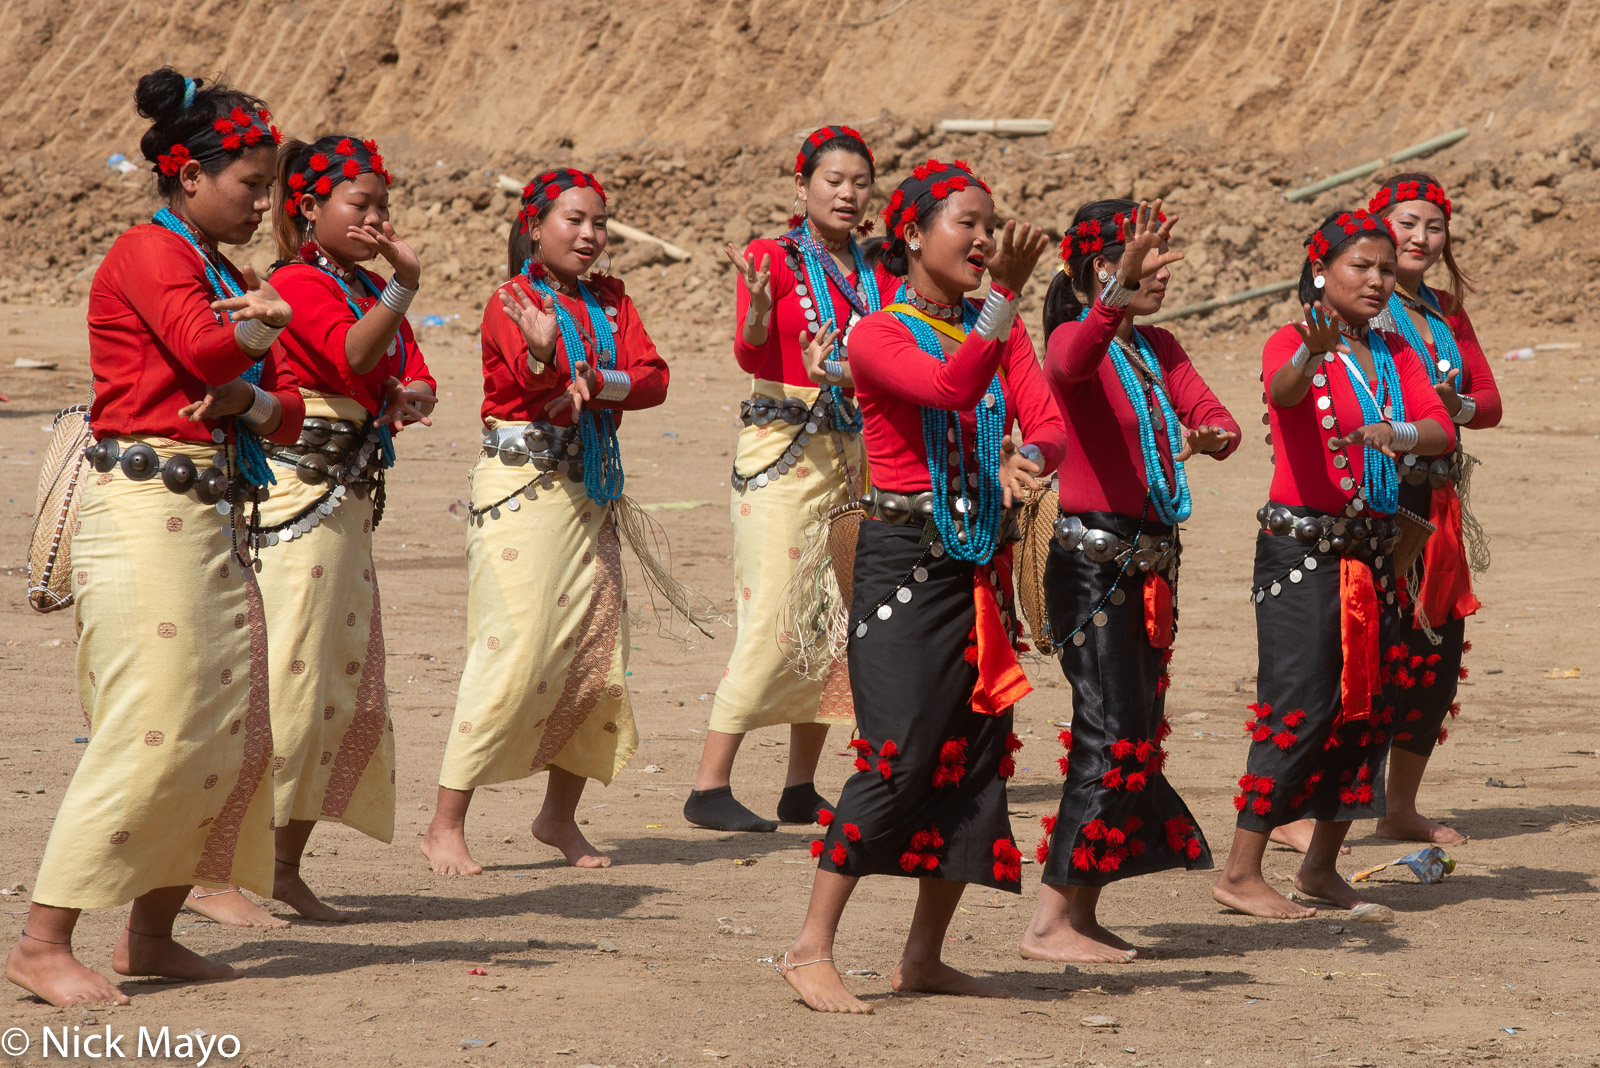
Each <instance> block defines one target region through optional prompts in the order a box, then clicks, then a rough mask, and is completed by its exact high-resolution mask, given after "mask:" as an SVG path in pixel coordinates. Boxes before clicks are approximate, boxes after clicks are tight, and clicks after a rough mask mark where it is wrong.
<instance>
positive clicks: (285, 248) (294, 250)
mask: <svg viewBox="0 0 1600 1068" xmlns="http://www.w3.org/2000/svg"><path fill="white" fill-rule="evenodd" d="M360 140H361V139H360V138H359V137H357V136H356V135H355V134H352V133H331V134H323V135H322V136H321V137H319V138H317V139H316V140H315V141H313V142H311V143H310V144H307V143H306V142H304V141H297V140H295V139H294V138H289V139H287V140H285V141H284V142H283V144H282V145H280V146H278V180H277V183H276V184H275V185H274V186H273V187H272V237H273V240H274V241H276V242H277V245H278V255H279V256H280V257H281V258H283V259H285V260H292V259H294V258H296V257H297V256H299V254H300V246H301V245H303V244H305V243H306V241H307V240H308V239H309V238H310V236H311V225H310V224H309V223H307V222H306V220H305V217H304V216H302V215H300V214H298V213H297V214H294V215H291V214H289V213H288V212H287V211H285V210H284V205H286V204H288V203H289V201H291V200H299V199H300V197H302V196H304V195H306V194H307V193H310V194H311V195H312V196H314V197H316V199H317V203H318V204H326V203H327V202H328V197H330V196H332V195H333V193H332V192H331V191H330V192H328V193H327V194H322V193H318V192H317V191H316V189H315V188H311V187H308V188H305V189H301V190H298V191H296V190H295V189H294V188H293V187H292V186H291V185H290V182H289V176H290V175H291V174H293V173H294V172H295V171H301V170H304V169H305V167H306V165H307V161H308V160H309V159H310V157H311V156H312V155H313V154H315V153H317V152H321V153H322V154H323V155H325V156H335V146H337V145H339V144H340V143H342V142H345V141H351V142H359V141H360ZM335 158H342V157H337V156H336V157H335ZM379 158H380V159H381V157H379ZM341 180H342V179H341Z"/></svg>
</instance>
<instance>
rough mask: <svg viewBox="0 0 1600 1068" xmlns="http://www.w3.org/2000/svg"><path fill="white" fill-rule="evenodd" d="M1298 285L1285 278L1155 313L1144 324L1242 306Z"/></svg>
mask: <svg viewBox="0 0 1600 1068" xmlns="http://www.w3.org/2000/svg"><path fill="white" fill-rule="evenodd" d="M1299 284H1300V283H1299V280H1298V279H1295V278H1285V279H1284V280H1283V281H1281V282H1268V283H1267V284H1266V285H1264V286H1256V287H1255V288H1254V289H1246V290H1243V291H1242V292H1239V293H1230V294H1229V295H1228V296H1226V297H1213V298H1212V299H1211V300H1202V301H1199V302H1198V303H1195V304H1185V305H1184V306H1183V307H1181V308H1173V309H1172V310H1171V311H1162V312H1157V313H1156V314H1154V315H1152V316H1150V318H1148V319H1145V320H1144V322H1146V323H1164V322H1167V321H1168V320H1169V319H1182V318H1185V317H1186V316H1190V315H1199V314H1200V313H1201V312H1208V311H1216V310H1217V309H1218V308H1223V307H1226V306H1228V305H1229V304H1242V303H1244V302H1245V301H1247V300H1257V299H1259V298H1261V297H1270V296H1272V295H1273V294H1275V293H1286V292H1288V291H1289V290H1291V289H1293V288H1294V287H1295V286H1297V285H1299Z"/></svg>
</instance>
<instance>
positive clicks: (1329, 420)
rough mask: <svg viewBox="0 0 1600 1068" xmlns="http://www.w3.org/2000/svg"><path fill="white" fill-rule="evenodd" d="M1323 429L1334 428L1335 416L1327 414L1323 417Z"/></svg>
mask: <svg viewBox="0 0 1600 1068" xmlns="http://www.w3.org/2000/svg"><path fill="white" fill-rule="evenodd" d="M1322 429H1324V430H1332V429H1333V416H1331V415H1325V416H1323V417H1322Z"/></svg>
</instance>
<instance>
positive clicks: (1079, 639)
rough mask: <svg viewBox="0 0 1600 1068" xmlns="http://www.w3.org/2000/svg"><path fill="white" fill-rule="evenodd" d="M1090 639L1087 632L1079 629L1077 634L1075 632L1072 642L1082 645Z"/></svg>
mask: <svg viewBox="0 0 1600 1068" xmlns="http://www.w3.org/2000/svg"><path fill="white" fill-rule="evenodd" d="M1088 640H1089V636H1088V635H1087V634H1085V633H1084V632H1083V631H1081V630H1080V631H1078V632H1077V633H1076V634H1074V635H1073V636H1072V644H1073V645H1082V644H1083V643H1084V642H1086V641H1088Z"/></svg>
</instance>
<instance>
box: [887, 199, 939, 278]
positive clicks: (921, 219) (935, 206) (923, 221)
mask: <svg viewBox="0 0 1600 1068" xmlns="http://www.w3.org/2000/svg"><path fill="white" fill-rule="evenodd" d="M949 203H950V200H949V198H948V197H946V198H945V199H944V200H934V201H930V202H928V204H927V206H926V207H924V208H922V209H921V210H920V211H918V212H917V225H918V226H919V227H921V228H922V229H924V230H926V229H927V228H928V227H929V226H931V225H933V220H935V219H937V218H938V217H939V214H940V213H941V212H943V211H944V209H945V205H947V204H949ZM878 262H879V263H881V264H882V265H883V269H884V270H886V271H888V272H889V273H890V274H892V275H894V276H895V277H896V278H904V277H905V276H906V272H907V271H909V270H910V269H911V254H910V251H909V250H908V249H907V248H906V239H905V238H903V237H896V236H894V235H893V234H891V235H889V236H888V237H885V238H883V244H882V245H880V246H879V247H878Z"/></svg>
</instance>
